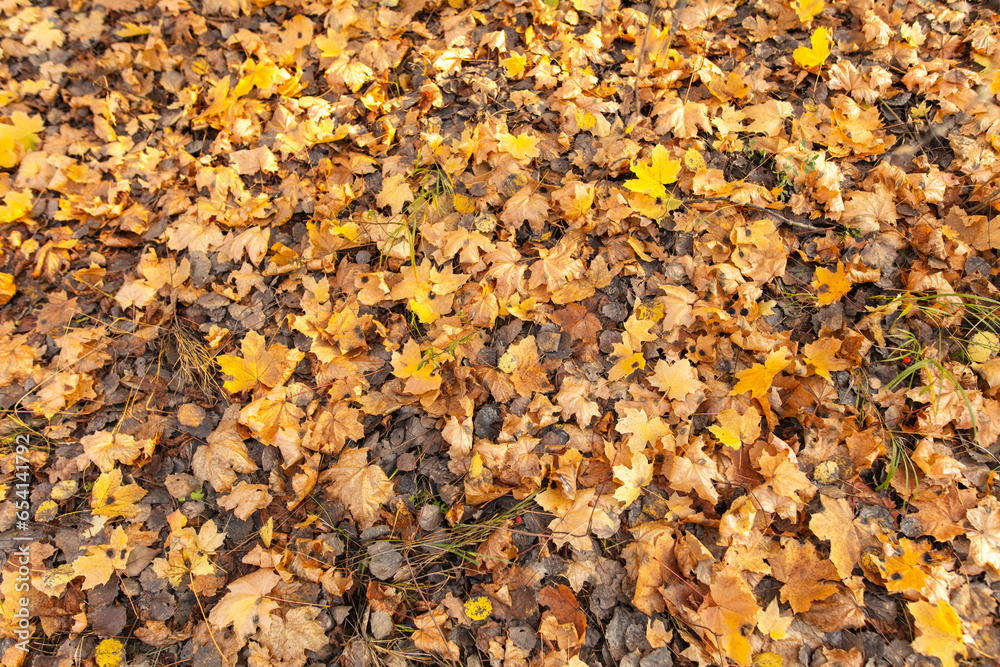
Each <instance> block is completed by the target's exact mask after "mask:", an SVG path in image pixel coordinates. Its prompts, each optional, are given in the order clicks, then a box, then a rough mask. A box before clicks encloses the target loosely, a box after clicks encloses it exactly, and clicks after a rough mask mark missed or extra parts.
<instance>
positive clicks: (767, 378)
mask: <svg viewBox="0 0 1000 667" xmlns="http://www.w3.org/2000/svg"><path fill="white" fill-rule="evenodd" d="M791 361H792V360H791V359H789V358H788V349H787V348H784V347H783V348H781V349H778V350H775V351H773V352H771V353H770V354H769V355H767V359H766V360H765V361H764V363H763V364H754V365H753V366H752V367H750V368H748V369H746V370H743V371H740V372H738V373H737V374H736V377H738V378H739V380H740V381H739V382H737V383H736V386H735V387H733V390H732V391H731V392H729V395H730V396H736V395H738V394H744V393H746V392H748V391H749V392H750V396H751V397H752V398H760V397H761V396H763V395H764V394H766V393H767V392H768V390H769V389H770V388H771V382H772V381H773V380H774V376H775V375H777V374H778V373H780V372H781V371H783V370H784V369H785V366H787V365H788V364H789V363H791Z"/></svg>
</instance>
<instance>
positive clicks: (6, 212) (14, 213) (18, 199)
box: [0, 140, 35, 223]
mask: <svg viewBox="0 0 1000 667" xmlns="http://www.w3.org/2000/svg"><path fill="white" fill-rule="evenodd" d="M11 141H13V140H11ZM2 152H3V149H2V147H0V153H2ZM0 162H2V157H0ZM0 166H13V165H0ZM34 202H35V197H34V195H32V194H31V190H25V191H24V192H17V191H16V190H11V191H10V192H7V193H5V194H4V196H3V204H2V205H0V223H2V222H16V221H17V220H20V219H21V218H23V217H24V216H25V215H27V214H28V213H30V212H31V207H32V206H33V205H34Z"/></svg>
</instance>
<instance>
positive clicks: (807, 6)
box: [792, 0, 826, 24]
mask: <svg viewBox="0 0 1000 667" xmlns="http://www.w3.org/2000/svg"><path fill="white" fill-rule="evenodd" d="M824 6H826V3H825V2H823V0H792V9H794V10H795V13H796V14H797V15H798V17H799V20H800V21H802V22H803V23H807V24H808V23H811V22H812V20H813V19H814V18H815V17H816V15H817V14H819V13H820V12H821V11H823V7H824Z"/></svg>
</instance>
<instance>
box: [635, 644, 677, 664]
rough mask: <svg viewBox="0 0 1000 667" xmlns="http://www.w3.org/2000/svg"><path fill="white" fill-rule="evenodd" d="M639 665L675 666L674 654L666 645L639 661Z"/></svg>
mask: <svg viewBox="0 0 1000 667" xmlns="http://www.w3.org/2000/svg"><path fill="white" fill-rule="evenodd" d="M639 667H674V656H673V655H671V653H670V649H669V648H667V647H666V646H664V647H662V648H658V649H656V650H655V651H653V652H652V653H650V654H649V655H647V656H646V657H645V658H643V659H642V660H640V661H639Z"/></svg>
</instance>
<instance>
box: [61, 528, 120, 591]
mask: <svg viewBox="0 0 1000 667" xmlns="http://www.w3.org/2000/svg"><path fill="white" fill-rule="evenodd" d="M130 553H132V547H129V546H128V537H127V536H126V535H125V531H124V530H122V529H121V527H120V526H117V527H115V529H114V530H112V531H111V537H110V539H109V540H108V543H107V544H98V545H92V546H88V547H87V555H85V556H80V557H79V558H77V559H76V560H74V561H73V563H72V565H73V573H74V575H75V576H77V577H83V578H84V579H83V590H85V591H86V590H90V589H91V588H94V587H96V586H100V585H102V584H105V583H107V581H108V580H109V579H110V578H111V575H113V574H114V573H115V572H124V571H125V566H126V564H127V563H128V557H129V554H130Z"/></svg>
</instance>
